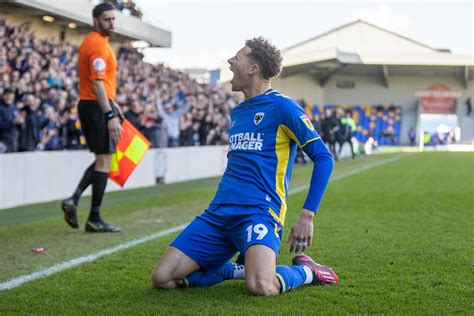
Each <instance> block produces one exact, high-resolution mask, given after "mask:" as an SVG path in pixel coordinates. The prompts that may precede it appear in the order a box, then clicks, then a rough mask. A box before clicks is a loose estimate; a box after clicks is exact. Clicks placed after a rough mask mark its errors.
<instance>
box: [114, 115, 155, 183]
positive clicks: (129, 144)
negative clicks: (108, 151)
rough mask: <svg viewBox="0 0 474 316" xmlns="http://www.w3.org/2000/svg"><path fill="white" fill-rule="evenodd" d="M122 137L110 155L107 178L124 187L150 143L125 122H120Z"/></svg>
mask: <svg viewBox="0 0 474 316" xmlns="http://www.w3.org/2000/svg"><path fill="white" fill-rule="evenodd" d="M122 129H123V131H122V135H121V136H120V139H119V141H118V143H117V150H116V152H115V154H113V155H112V162H111V163H110V173H109V178H110V179H111V180H112V181H114V182H115V183H117V184H118V185H120V186H121V187H123V186H124V184H125V182H126V181H127V179H128V177H129V176H130V175H131V174H132V172H133V170H134V169H135V167H136V166H138V163H139V162H140V160H141V159H142V158H143V156H144V155H145V153H146V151H147V150H148V148H150V142H149V141H148V140H147V139H146V138H145V137H144V136H143V135H142V134H141V133H140V132H139V131H138V130H137V129H136V128H135V127H134V126H133V125H132V123H130V122H129V121H127V120H123V122H122Z"/></svg>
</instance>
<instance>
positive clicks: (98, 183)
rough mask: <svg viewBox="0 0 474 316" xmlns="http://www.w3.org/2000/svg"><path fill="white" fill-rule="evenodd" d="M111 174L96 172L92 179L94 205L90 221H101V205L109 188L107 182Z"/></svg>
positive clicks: (92, 205) (92, 204)
mask: <svg viewBox="0 0 474 316" xmlns="http://www.w3.org/2000/svg"><path fill="white" fill-rule="evenodd" d="M108 178H109V174H108V173H106V172H100V171H94V176H93V178H92V203H91V212H90V214H89V221H91V222H95V223H96V222H98V221H100V220H101V219H100V205H101V204H102V198H103V197H104V192H105V187H106V186H107V180H108Z"/></svg>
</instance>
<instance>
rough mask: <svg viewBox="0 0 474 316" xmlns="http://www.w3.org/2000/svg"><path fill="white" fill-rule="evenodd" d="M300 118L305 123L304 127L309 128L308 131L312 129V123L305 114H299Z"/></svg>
mask: <svg viewBox="0 0 474 316" xmlns="http://www.w3.org/2000/svg"><path fill="white" fill-rule="evenodd" d="M300 119H301V120H302V121H303V122H304V123H305V124H306V127H307V128H309V130H310V131H314V126H313V123H311V121H310V120H309V118H308V117H307V116H306V115H301V116H300Z"/></svg>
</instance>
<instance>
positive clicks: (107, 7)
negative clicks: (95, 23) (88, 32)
mask: <svg viewBox="0 0 474 316" xmlns="http://www.w3.org/2000/svg"><path fill="white" fill-rule="evenodd" d="M111 10H115V7H114V5H113V4H112V3H109V2H103V3H100V4H98V5H96V6H95V7H94V9H93V10H92V17H93V18H98V17H100V16H101V15H102V13H104V12H105V11H111Z"/></svg>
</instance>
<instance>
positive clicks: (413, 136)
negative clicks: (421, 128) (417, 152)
mask: <svg viewBox="0 0 474 316" xmlns="http://www.w3.org/2000/svg"><path fill="white" fill-rule="evenodd" d="M408 139H409V140H410V146H415V139H416V130H415V128H414V127H413V126H411V127H410V129H409V130H408Z"/></svg>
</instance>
